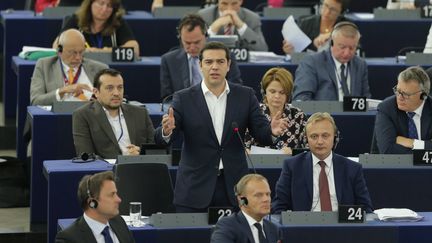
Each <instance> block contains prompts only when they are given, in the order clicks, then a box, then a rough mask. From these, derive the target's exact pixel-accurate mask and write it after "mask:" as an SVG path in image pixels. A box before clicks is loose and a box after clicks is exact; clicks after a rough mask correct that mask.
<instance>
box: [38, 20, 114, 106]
mask: <svg viewBox="0 0 432 243" xmlns="http://www.w3.org/2000/svg"><path fill="white" fill-rule="evenodd" d="M57 51H58V55H57V56H54V57H47V58H41V59H39V60H38V61H37V63H36V66H35V69H34V72H33V76H32V80H31V85H30V103H31V104H32V105H52V104H53V103H54V102H55V101H80V100H82V101H87V100H90V98H91V96H92V88H93V78H94V76H95V74H96V73H97V72H98V71H99V70H102V69H105V68H108V66H107V65H106V64H103V63H101V62H97V61H93V60H90V59H84V58H83V53H84V52H85V39H84V36H83V35H82V34H81V32H79V31H78V30H76V29H69V30H66V31H64V32H63V33H62V34H61V35H60V37H59V46H58V49H57Z"/></svg>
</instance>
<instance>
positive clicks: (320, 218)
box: [281, 211, 338, 225]
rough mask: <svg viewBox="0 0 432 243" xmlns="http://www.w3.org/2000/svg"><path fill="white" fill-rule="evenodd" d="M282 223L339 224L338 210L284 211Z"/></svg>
mask: <svg viewBox="0 0 432 243" xmlns="http://www.w3.org/2000/svg"><path fill="white" fill-rule="evenodd" d="M281 223H282V224H283V225H293V224H294V225H329V224H338V213H337V212H310V211H295V212H288V211H286V212H282V213H281Z"/></svg>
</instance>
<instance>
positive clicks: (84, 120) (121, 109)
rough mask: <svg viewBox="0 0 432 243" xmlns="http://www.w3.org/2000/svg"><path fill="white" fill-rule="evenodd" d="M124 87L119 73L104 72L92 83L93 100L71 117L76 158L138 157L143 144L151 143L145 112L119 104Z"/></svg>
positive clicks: (152, 129) (149, 122) (147, 115)
mask: <svg viewBox="0 0 432 243" xmlns="http://www.w3.org/2000/svg"><path fill="white" fill-rule="evenodd" d="M123 92H124V84H123V78H122V76H121V74H120V72H119V71H117V70H114V69H103V70H101V71H100V72H98V73H97V74H96V76H95V79H94V94H95V96H96V100H94V101H92V102H90V103H88V104H85V105H84V106H82V107H80V108H79V109H77V110H76V111H75V112H74V113H73V115H72V125H73V128H72V132H73V139H74V144H75V150H76V153H77V155H80V154H81V153H84V152H85V153H94V154H97V155H99V156H102V157H103V158H105V159H114V158H117V156H118V155H139V154H140V146H141V144H143V143H153V142H154V138H153V137H154V127H153V123H152V121H151V120H150V116H149V114H148V111H147V109H146V108H142V107H137V106H132V105H129V104H122V102H123Z"/></svg>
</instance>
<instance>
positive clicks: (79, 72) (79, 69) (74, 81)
mask: <svg viewBox="0 0 432 243" xmlns="http://www.w3.org/2000/svg"><path fill="white" fill-rule="evenodd" d="M59 63H60V70H61V72H62V74H63V81H64V83H65V85H68V84H69V79H68V77H67V76H66V73H65V71H64V69H63V64H62V63H61V61H60V59H59ZM81 67H82V65H81V64H80V65H79V67H78V71H77V72H76V74H75V76H74V78H73V81H72V83H70V84H76V82H77V81H78V78H79V76H80V74H81ZM70 68H71V67H70Z"/></svg>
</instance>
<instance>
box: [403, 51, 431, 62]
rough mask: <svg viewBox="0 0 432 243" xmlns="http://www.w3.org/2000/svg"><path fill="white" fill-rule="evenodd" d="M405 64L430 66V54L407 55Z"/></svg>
mask: <svg viewBox="0 0 432 243" xmlns="http://www.w3.org/2000/svg"><path fill="white" fill-rule="evenodd" d="M405 63H406V64H408V65H431V64H432V54H430V53H418V52H416V53H407V54H406V61H405Z"/></svg>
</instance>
